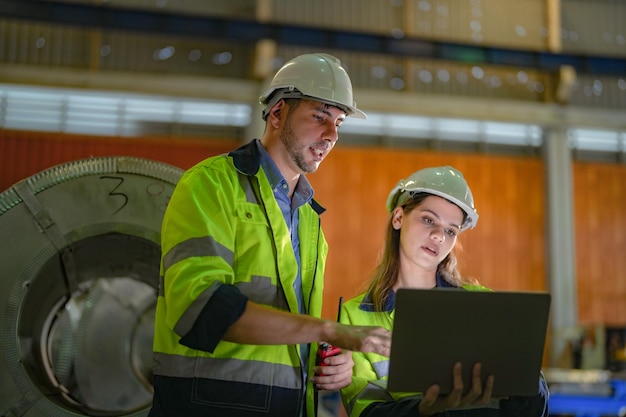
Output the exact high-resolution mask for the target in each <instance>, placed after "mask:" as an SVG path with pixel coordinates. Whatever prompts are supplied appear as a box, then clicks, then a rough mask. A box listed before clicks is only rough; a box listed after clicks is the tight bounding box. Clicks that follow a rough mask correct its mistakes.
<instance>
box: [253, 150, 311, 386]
mask: <svg viewBox="0 0 626 417" xmlns="http://www.w3.org/2000/svg"><path fill="white" fill-rule="evenodd" d="M256 144H257V147H258V149H259V154H260V155H261V167H262V168H263V171H265V175H267V178H268V180H269V182H270V185H271V187H272V190H274V197H275V198H276V201H277V202H278V206H279V207H280V211H281V212H282V213H283V217H284V219H285V223H286V224H287V229H289V234H290V235H291V246H292V247H293V253H294V255H295V257H296V262H297V263H298V272H297V275H296V280H295V283H294V290H295V292H296V295H297V296H298V312H299V313H300V314H306V313H307V311H306V305H305V302H304V294H303V292H302V275H301V260H300V237H299V236H298V219H299V218H298V208H299V207H301V206H303V205H304V204H306V203H308V202H310V201H311V199H312V198H313V187H311V184H310V183H309V181H308V180H307V179H306V177H305V176H304V175H300V178H299V179H298V183H297V184H296V188H295V190H294V192H293V197H292V198H291V199H289V185H288V184H287V181H286V180H285V177H284V176H283V174H282V173H281V172H280V170H279V169H278V167H277V166H276V164H275V163H274V161H273V160H272V157H271V156H270V155H269V153H267V151H266V150H265V148H264V147H263V145H261V141H260V140H257V141H256ZM300 350H301V352H302V369H303V370H304V380H305V381H306V378H307V367H306V364H307V363H308V362H309V361H308V359H309V345H308V344H303V345H301V346H300ZM305 386H306V384H305Z"/></svg>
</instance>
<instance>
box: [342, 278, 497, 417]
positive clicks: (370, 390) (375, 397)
mask: <svg viewBox="0 0 626 417" xmlns="http://www.w3.org/2000/svg"><path fill="white" fill-rule="evenodd" d="M437 282H438V284H437V286H450V284H448V283H447V282H445V281H444V280H443V278H441V277H437ZM463 288H464V289H467V290H469V291H492V290H491V289H489V288H487V287H483V286H481V285H464V286H463ZM394 304H395V298H393V299H390V300H389V303H388V305H387V306H386V308H385V311H383V312H376V311H374V308H373V303H372V300H371V298H370V297H369V294H368V293H363V294H360V295H358V296H357V297H354V298H352V299H350V300H348V301H347V302H345V303H344V304H343V307H342V313H341V322H342V323H345V324H352V325H359V326H381V327H384V328H385V329H387V330H392V328H393V319H394V312H395V310H394ZM352 358H353V360H354V368H353V374H352V383H351V384H350V385H349V386H347V387H346V388H344V389H342V390H341V397H342V401H343V405H344V407H345V409H346V411H347V412H348V415H349V416H350V417H357V416H360V415H361V413H362V412H363V410H365V409H366V408H367V407H368V406H369V405H370V404H372V403H373V402H378V401H395V400H399V399H401V398H406V397H412V396H415V395H416V393H397V392H393V393H392V392H389V391H387V382H386V381H387V378H388V375H389V358H388V357H386V356H382V355H378V354H376V353H360V352H353V353H352Z"/></svg>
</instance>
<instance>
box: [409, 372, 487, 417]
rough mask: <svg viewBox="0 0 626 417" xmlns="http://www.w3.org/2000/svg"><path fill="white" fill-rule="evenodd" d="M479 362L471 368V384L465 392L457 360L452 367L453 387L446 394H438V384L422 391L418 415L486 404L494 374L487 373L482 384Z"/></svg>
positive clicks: (428, 414)
mask: <svg viewBox="0 0 626 417" xmlns="http://www.w3.org/2000/svg"><path fill="white" fill-rule="evenodd" d="M480 368H481V365H480V363H477V364H475V365H474V368H472V386H471V387H470V389H469V391H467V392H465V389H464V387H463V379H462V377H461V363H460V362H457V363H455V364H454V367H453V368H452V376H453V389H452V392H450V394H448V395H439V385H436V384H435V385H431V386H430V387H428V389H427V390H426V392H424V398H422V401H420V403H419V415H420V416H430V415H433V414H436V413H438V412H440V411H443V410H447V409H454V408H463V407H466V406H468V405H487V404H488V403H489V400H490V399H491V393H492V391H493V382H494V376H493V375H489V376H488V377H487V380H486V381H485V386H484V387H483V386H482V382H481V378H480V370H481V369H480Z"/></svg>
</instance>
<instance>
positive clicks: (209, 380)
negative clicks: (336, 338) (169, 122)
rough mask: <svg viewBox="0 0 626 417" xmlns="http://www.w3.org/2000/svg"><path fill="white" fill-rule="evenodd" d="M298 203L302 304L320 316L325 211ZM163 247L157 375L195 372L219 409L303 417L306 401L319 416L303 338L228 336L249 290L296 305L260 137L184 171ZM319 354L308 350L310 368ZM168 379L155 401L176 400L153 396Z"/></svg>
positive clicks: (197, 389)
mask: <svg viewBox="0 0 626 417" xmlns="http://www.w3.org/2000/svg"><path fill="white" fill-rule="evenodd" d="M298 210H299V214H298V215H299V226H298V234H299V238H300V256H301V277H302V290H303V293H304V300H305V308H306V312H307V314H309V315H311V316H315V317H320V316H321V310H322V290H323V281H324V280H323V278H324V276H323V273H324V267H325V263H326V256H327V253H328V244H327V242H326V239H325V237H324V234H323V232H322V229H321V222H320V217H319V216H320V214H321V213H322V212H323V211H324V209H323V208H322V207H321V206H319V205H318V204H317V203H316V202H315V201H314V200H312V201H311V203H309V204H305V205H303V206H302V207H300V208H299V209H298ZM162 254H163V255H162V261H161V282H160V285H159V296H158V301H157V310H156V317H155V334H154V374H155V375H156V376H157V377H158V376H163V377H167V378H162V379H164V380H167V381H169V382H172V383H174V382H176V381H178V380H179V379H186V380H190V381H191V383H190V385H189V386H190V387H191V391H192V392H191V393H190V395H193V396H194V397H193V398H192V399H191V401H192V402H194V403H198V404H201V405H202V406H206V407H209V408H211V409H214V410H222V412H220V413H218V414H216V415H223V416H229V415H233V416H235V415H238V416H239V415H241V416H243V415H246V416H247V415H268V416H273V417H279V416H285V417H297V416H298V415H299V410H300V406H301V405H302V403H303V402H304V401H306V415H307V416H308V417H313V416H314V415H315V414H314V402H315V401H314V390H313V387H312V385H311V383H310V382H306V384H307V386H306V390H305V389H304V388H305V387H304V386H303V383H304V382H303V370H302V367H301V365H300V355H301V352H300V346H299V345H272V346H260V345H244V344H237V343H230V342H227V341H224V340H221V336H222V335H223V334H224V332H225V331H226V330H227V328H228V325H230V324H231V323H232V322H234V321H235V320H236V319H237V318H238V317H239V315H240V314H241V313H242V312H243V308H245V300H244V301H243V303H242V302H241V299H242V297H243V296H245V297H247V299H249V300H251V301H253V302H255V303H259V304H263V305H265V306H268V307H271V308H274V309H277V310H284V311H290V312H293V313H298V300H297V297H298V296H297V294H296V293H295V291H294V281H295V278H296V274H297V270H298V265H297V262H296V258H295V256H294V253H293V249H292V245H291V240H290V233H289V231H288V229H287V226H286V224H285V220H284V218H283V214H282V213H281V210H280V208H279V206H278V203H277V202H276V200H275V198H274V194H273V191H272V188H271V186H270V184H269V182H268V179H267V177H266V174H265V172H264V171H263V169H260V162H259V151H258V149H257V148H256V144H255V143H254V141H253V142H250V143H249V144H247V145H244V146H242V147H240V148H238V149H237V150H235V151H233V152H231V153H230V154H228V155H220V156H216V157H212V158H208V159H206V160H204V161H203V162H201V163H199V164H197V165H196V166H194V167H192V168H191V169H189V170H188V171H187V172H186V173H185V174H184V175H183V176H182V178H181V179H180V181H179V183H178V184H177V186H176V189H175V191H174V193H173V195H172V198H171V201H170V202H169V204H168V207H167V211H166V214H165V218H164V221H163V227H162ZM225 286H226V287H229V288H230V289H229V291H223V290H224V289H225V288H226V287H225ZM225 293H226V294H228V293H230V294H235V293H236V294H235V296H234V297H233V298H229V297H228V296H227V297H224V296H223V294H225ZM216 294H220V296H219V297H218V296H217V295H216ZM239 294H243V296H241V295H239ZM245 297H243V298H245ZM216 336H217V337H216ZM314 349H316V346H313V347H311V352H314V351H315V350H314ZM314 361H315V355H309V363H308V374H309V375H312V374H313V370H312V367H313V365H314ZM177 378H178V379H177ZM187 382H189V381H187ZM167 385H168V384H167V383H165V384H164V388H161V386H160V384H155V404H154V405H153V408H154V407H157V406H158V407H161V408H162V409H167V408H168V407H169V405H168V404H165V405H163V404H160V405H157V404H156V403H157V397H159V398H158V401H159V402H160V401H164V402H167V400H164V399H163V396H161V395H160V393H159V392H158V391H159V390H160V389H162V390H165V389H167ZM305 392H306V399H304V398H303V395H304V394H305ZM185 395H186V394H185ZM179 400H180V401H188V399H183V398H181V399H179ZM229 413H230V414H229ZM151 415H161V414H158V413H156V412H155V413H154V414H151ZM162 415H167V413H166V412H163V413H162ZM206 415H213V414H206Z"/></svg>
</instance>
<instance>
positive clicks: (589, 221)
mask: <svg viewBox="0 0 626 417" xmlns="http://www.w3.org/2000/svg"><path fill="white" fill-rule="evenodd" d="M574 210H575V213H574V217H575V219H576V226H575V227H576V230H575V236H576V237H575V239H576V242H575V247H576V270H577V276H578V316H579V317H580V320H581V322H582V323H583V324H592V323H604V324H606V325H612V326H620V327H621V326H625V325H626V166H625V165H617V164H600V163H577V164H575V166H574Z"/></svg>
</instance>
